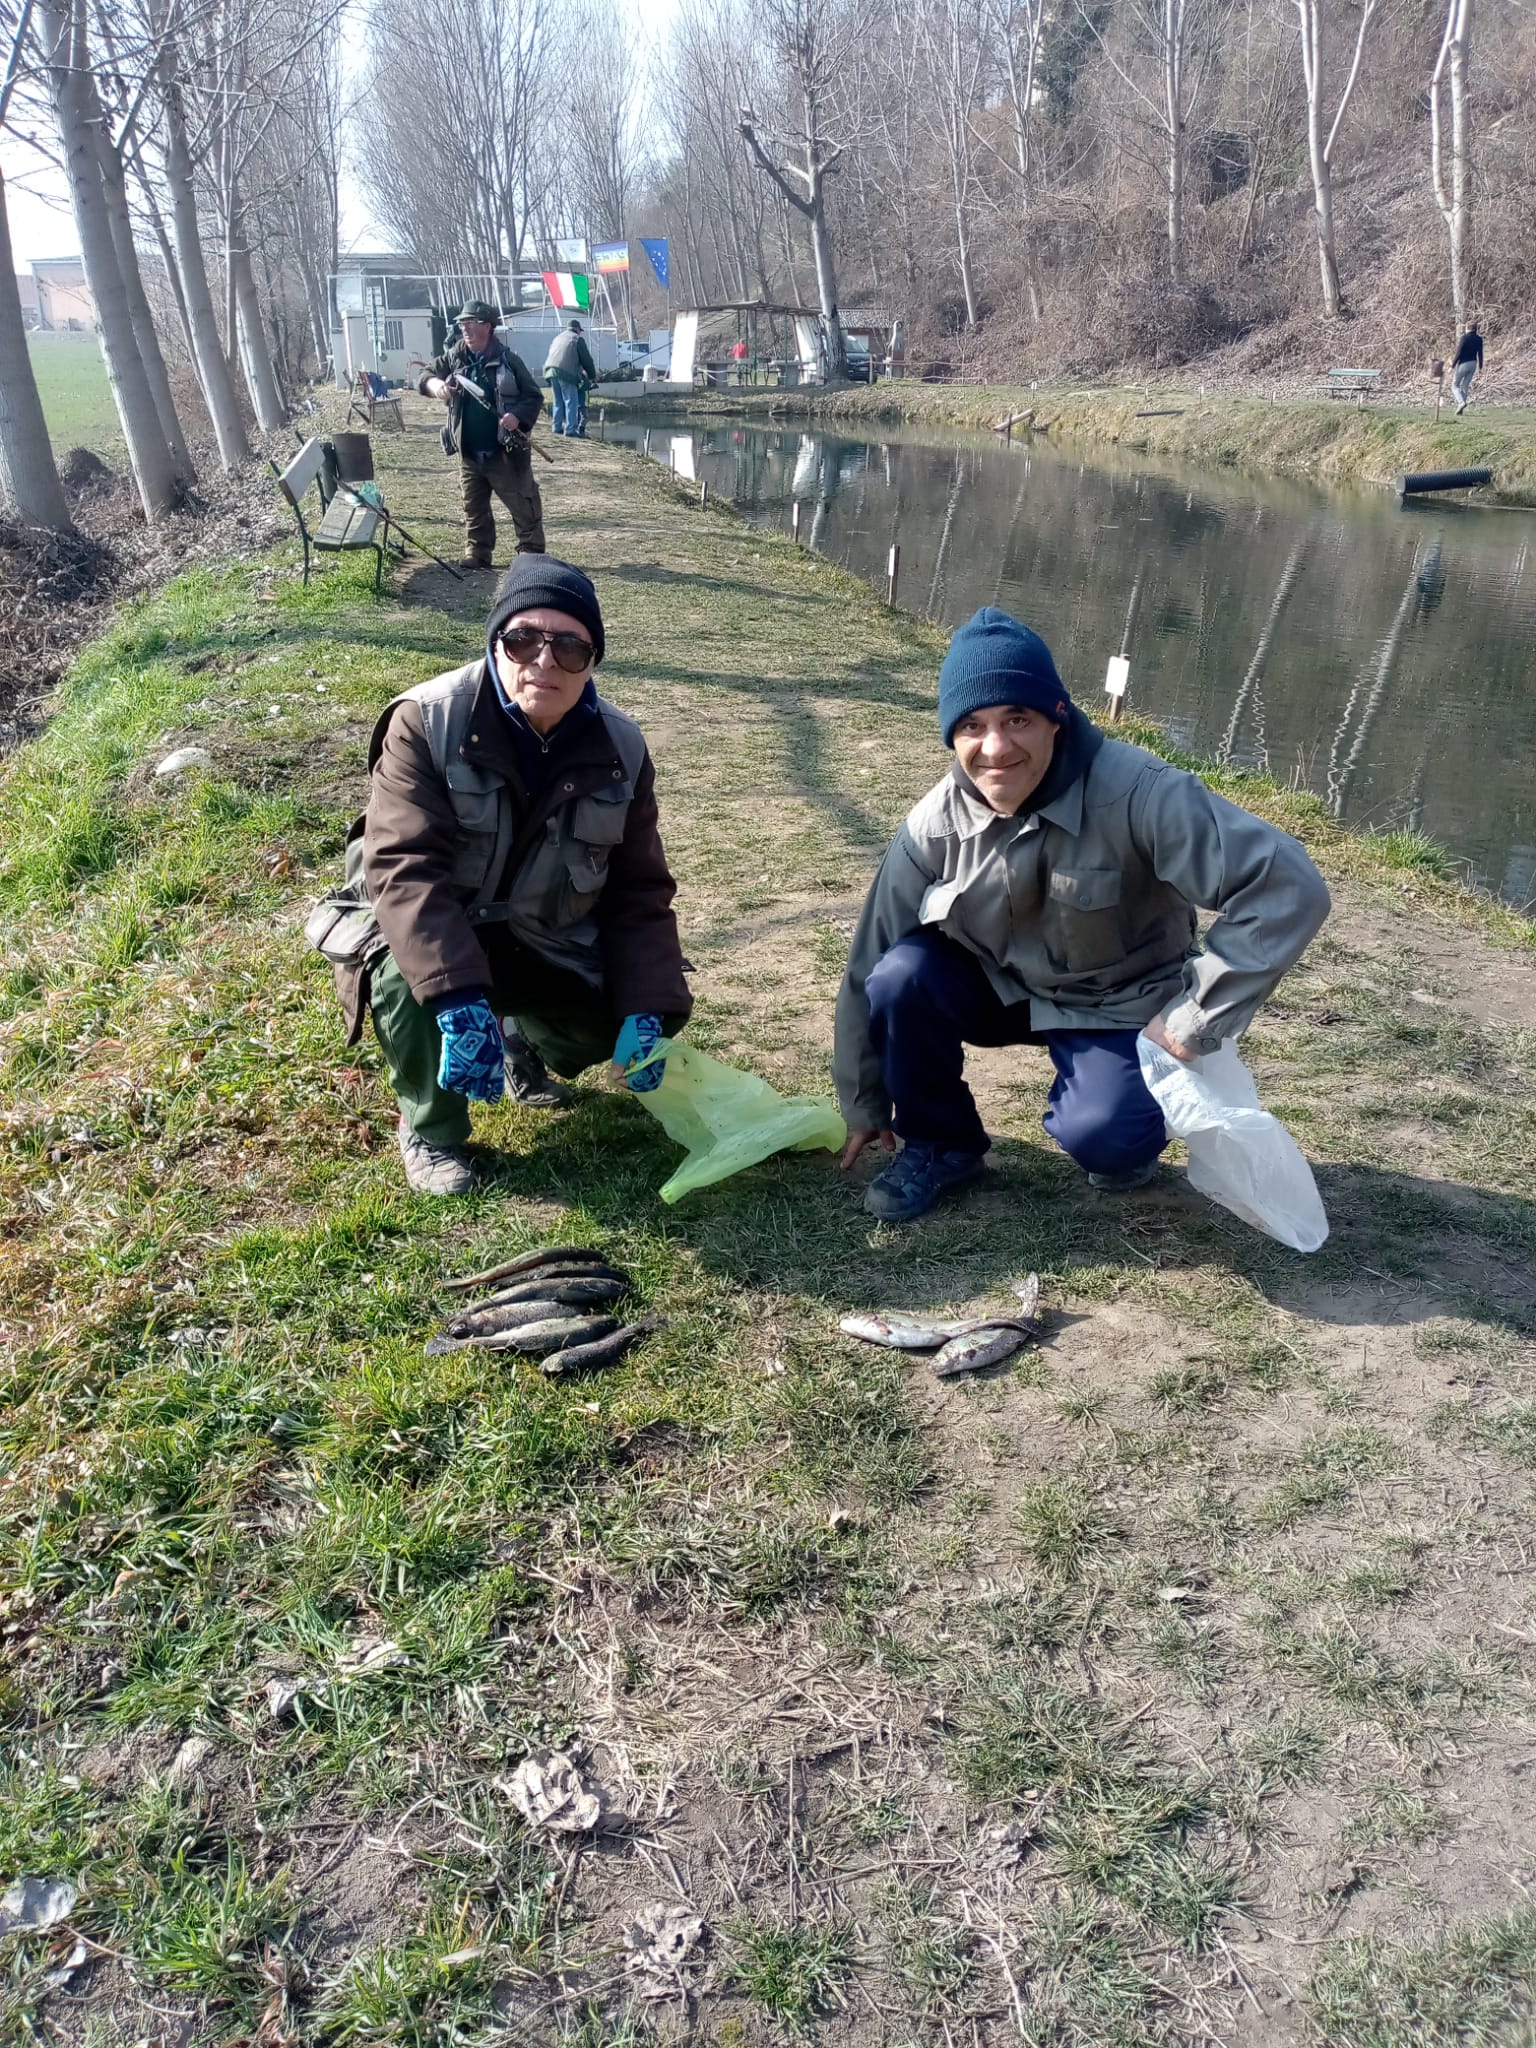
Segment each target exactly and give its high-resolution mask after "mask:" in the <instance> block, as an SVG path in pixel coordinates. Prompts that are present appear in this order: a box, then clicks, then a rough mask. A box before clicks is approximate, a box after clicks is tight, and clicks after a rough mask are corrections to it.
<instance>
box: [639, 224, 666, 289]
mask: <svg viewBox="0 0 1536 2048" xmlns="http://www.w3.org/2000/svg"><path fill="white" fill-rule="evenodd" d="M640 246H641V248H642V249H643V250H644V251H645V253H646V255H647V256H649V257H650V259H651V268H652V270H654V271H655V273H656V282H657V283H658V284H659V285H660V286H661V287H662V288H663V290H670V288H671V279H670V278H669V277H668V276H667V238H666V236H665V235H642V236H641V237H640Z"/></svg>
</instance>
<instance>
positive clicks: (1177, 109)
mask: <svg viewBox="0 0 1536 2048" xmlns="http://www.w3.org/2000/svg"><path fill="white" fill-rule="evenodd" d="M1184 7H1185V0H1163V97H1164V106H1165V110H1166V111H1165V114H1164V120H1165V124H1166V126H1167V130H1168V275H1169V278H1170V279H1171V280H1172V282H1173V283H1174V284H1182V283H1183V282H1184V119H1185V116H1184Z"/></svg>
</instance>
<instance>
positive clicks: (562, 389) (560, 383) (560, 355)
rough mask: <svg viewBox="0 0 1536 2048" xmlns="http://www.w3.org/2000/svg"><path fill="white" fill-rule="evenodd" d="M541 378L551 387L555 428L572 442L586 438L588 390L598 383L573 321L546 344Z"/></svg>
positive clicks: (595, 366) (585, 348) (583, 339)
mask: <svg viewBox="0 0 1536 2048" xmlns="http://www.w3.org/2000/svg"><path fill="white" fill-rule="evenodd" d="M544 374H545V376H546V377H548V379H549V380H550V382H551V384H553V386H554V391H555V403H554V427H555V432H556V433H557V434H565V435H566V436H568V437H569V439H571V440H573V441H584V440H585V439H586V438H587V386H588V385H589V384H595V383H596V382H597V365H596V363H594V362H593V360H592V351H591V349H589V348H588V347H587V342H586V337H585V335H583V333H582V331H581V322H580V321H579V320H573V321H572V322H571V324H570V326H569V327H567V328H566V329H565V331H564V332H563V333H561V334H557V335H556V336H555V338H554V340H553V341H552V342H551V343H550V344H549V353H548V355H547V356H545V358H544Z"/></svg>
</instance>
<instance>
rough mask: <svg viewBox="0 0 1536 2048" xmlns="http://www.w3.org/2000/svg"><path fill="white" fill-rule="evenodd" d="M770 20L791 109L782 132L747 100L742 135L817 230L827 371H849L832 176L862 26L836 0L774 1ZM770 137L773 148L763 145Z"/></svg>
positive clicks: (842, 143)
mask: <svg viewBox="0 0 1536 2048" xmlns="http://www.w3.org/2000/svg"><path fill="white" fill-rule="evenodd" d="M764 18H765V21H766V24H767V28H768V33H769V36H770V38H771V39H772V42H773V45H774V50H775V54H776V56H777V57H778V58H779V60H780V62H781V63H782V65H783V67H784V71H785V87H786V101H787V105H788V107H789V108H790V109H792V111H787V112H786V116H785V120H784V123H783V127H782V130H775V129H774V128H772V127H769V128H768V129H766V130H764V129H763V125H762V122H761V120H760V117H759V116H758V114H757V112H756V110H755V109H754V108H753V107H752V106H751V105H750V104H748V105H746V106H744V107H743V108H742V110H741V124H740V125H741V133H742V138H743V140H744V141H745V142H746V145H747V148H748V149H749V150H750V151H751V153H752V157H753V160H754V162H755V163H756V164H757V166H758V169H759V170H761V171H762V172H763V173H764V175H765V176H766V177H768V178H771V179H772V181H773V183H774V184H775V185H776V186H777V188H778V190H779V191H780V192H781V193H782V194H783V195H784V198H785V199H786V201H787V202H788V203H789V205H790V206H792V207H793V208H794V210H795V211H796V213H798V214H799V215H800V216H801V218H802V219H803V220H804V221H805V223H806V226H807V227H808V228H809V230H810V236H811V254H812V256H813V258H814V260H815V264H816V294H817V297H818V299H819V301H820V304H821V322H822V328H823V331H824V333H825V336H826V351H827V375H828V376H829V377H833V378H841V377H846V376H847V374H848V353H847V347H846V345H845V343H844V341H843V323H842V319H841V317H840V316H839V313H838V310H837V262H836V257H835V254H834V251H833V248H832V237H831V234H830V232H829V229H828V222H827V198H826V181H827V178H828V176H829V175H830V173H831V172H832V171H834V170H835V169H836V168H837V165H838V163H839V161H840V160H841V158H842V155H843V152H844V150H845V148H846V147H847V143H846V139H840V140H834V139H833V131H834V128H835V126H836V121H837V112H836V97H835V92H836V80H837V79H838V77H839V75H840V73H841V71H842V69H843V67H844V65H845V64H846V63H847V62H848V61H849V59H850V56H851V54H852V51H853V49H854V47H855V45H856V44H857V41H858V36H859V30H860V26H861V24H860V20H859V17H858V16H857V14H856V13H855V11H854V10H853V9H852V8H848V9H846V10H844V11H841V12H839V11H838V10H837V9H836V6H835V0H767V5H766V7H765V8H764ZM765 137H766V141H767V144H768V145H769V147H765V146H764V141H765ZM770 149H771V151H772V153H771V154H770ZM780 158H782V159H783V161H778V159H780Z"/></svg>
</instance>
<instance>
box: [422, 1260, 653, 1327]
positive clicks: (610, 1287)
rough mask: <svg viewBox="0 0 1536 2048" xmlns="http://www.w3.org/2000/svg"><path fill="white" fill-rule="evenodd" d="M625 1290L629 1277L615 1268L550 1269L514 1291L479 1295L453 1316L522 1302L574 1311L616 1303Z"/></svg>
mask: <svg viewBox="0 0 1536 2048" xmlns="http://www.w3.org/2000/svg"><path fill="white" fill-rule="evenodd" d="M628 1289H629V1275H628V1274H627V1273H620V1272H619V1271H618V1270H617V1269H616V1268H614V1267H610V1266H580V1267H577V1266H572V1267H569V1268H567V1267H552V1268H551V1269H550V1270H549V1271H548V1272H546V1273H540V1274H538V1275H537V1276H536V1277H535V1278H534V1279H532V1280H520V1281H519V1282H518V1283H517V1285H516V1286H515V1287H501V1288H498V1289H497V1291H496V1292H495V1293H494V1294H485V1295H482V1296H481V1297H480V1299H479V1300H478V1301H477V1302H476V1303H475V1304H474V1307H473V1309H459V1310H457V1311H456V1313H457V1314H459V1315H468V1314H474V1315H478V1314H479V1313H480V1311H481V1310H482V1309H486V1308H502V1307H504V1306H505V1305H506V1304H507V1303H509V1302H522V1301H563V1302H567V1303H569V1304H570V1305H571V1306H572V1307H574V1306H575V1305H576V1304H577V1303H578V1302H583V1301H617V1300H618V1298H619V1296H620V1295H621V1294H624V1293H627V1291H628Z"/></svg>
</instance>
